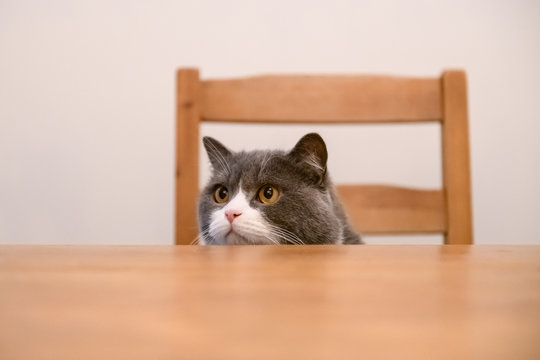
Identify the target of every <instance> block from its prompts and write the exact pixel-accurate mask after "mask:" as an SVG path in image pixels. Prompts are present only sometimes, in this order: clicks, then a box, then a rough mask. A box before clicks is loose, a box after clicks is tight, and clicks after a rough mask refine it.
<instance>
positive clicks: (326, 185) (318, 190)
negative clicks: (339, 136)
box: [198, 133, 362, 245]
mask: <svg viewBox="0 0 540 360" xmlns="http://www.w3.org/2000/svg"><path fill="white" fill-rule="evenodd" d="M203 144H204V147H205V149H206V152H207V154H208V157H209V159H210V163H211V166H212V175H211V178H210V181H209V183H208V184H207V185H206V187H205V188H204V189H203V191H202V192H201V195H200V197H199V215H198V220H199V231H200V233H199V237H198V239H199V244H201V245H238V244H361V243H362V240H361V238H360V236H359V235H358V234H357V233H356V232H355V231H354V230H353V228H352V227H351V225H350V224H349V222H348V220H347V218H346V215H345V212H344V210H343V208H342V206H341V204H340V202H339V200H338V197H337V195H336V192H335V190H334V186H333V185H332V182H331V181H330V178H329V176H328V171H327V168H326V163H327V158H328V153H327V150H326V144H325V143H324V140H323V139H322V138H321V136H320V135H319V134H316V133H310V134H307V135H305V136H304V137H302V138H301V139H300V140H299V141H298V143H297V144H296V145H295V146H294V148H293V149H292V150H291V151H289V152H284V151H250V152H244V151H242V152H232V151H230V150H229V149H227V148H226V147H225V146H224V145H223V144H221V143H220V142H219V141H217V140H216V139H213V138H211V137H204V138H203Z"/></svg>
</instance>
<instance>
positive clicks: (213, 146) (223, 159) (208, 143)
mask: <svg viewBox="0 0 540 360" xmlns="http://www.w3.org/2000/svg"><path fill="white" fill-rule="evenodd" d="M202 140H203V145H204V148H205V149H206V153H207V154H208V158H209V159H210V163H211V164H212V167H213V168H214V169H215V170H218V169H221V170H228V169H229V165H228V164H227V161H228V159H227V158H228V157H229V156H230V155H231V154H232V153H231V151H230V150H229V149H227V148H226V147H225V146H224V145H223V144H222V143H220V142H219V141H217V140H216V139H214V138H211V137H209V136H205V137H203V139H202Z"/></svg>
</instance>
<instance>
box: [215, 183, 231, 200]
mask: <svg viewBox="0 0 540 360" xmlns="http://www.w3.org/2000/svg"><path fill="white" fill-rule="evenodd" d="M214 200H216V202H217V203H220V204H221V203H224V202H227V201H228V200H229V190H227V188H226V187H225V186H223V185H222V186H220V187H218V188H217V189H216V191H214Z"/></svg>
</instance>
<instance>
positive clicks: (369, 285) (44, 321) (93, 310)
mask: <svg viewBox="0 0 540 360" xmlns="http://www.w3.org/2000/svg"><path fill="white" fill-rule="evenodd" d="M539 269H540V247H539V246H472V247H471V246H460V245H456V246H354V245H350V246H236V247H234V246H233V247H198V246H141V247H130V246H124V247H94V246H81V247H76V246H65V247H44V246H41V247H39V246H31V247H27V246H12V247H8V246H0V321H1V326H0V358H1V359H9V360H19V359H33V360H49V359H51V360H53V359H54V360H63V359H69V360H71V359H78V360H86V359H117V360H123V359H129V360H137V359H180V360H182V359H189V360H199V359H200V360H203V359H205V360H212V359H216V360H217V359H220V360H228V359H234V360H244V359H246V360H247V359H260V360H266V359H268V360H270V359H272V360H274V359H310V360H318V359H382V358H384V359H405V360H407V359H415V360H423V359H430V360H431V359H452V360H453V359H490V360H497V359H525V360H526V359H531V360H532V359H538V355H539V354H540V342H539V341H538V334H540V272H539V271H538V270H539Z"/></svg>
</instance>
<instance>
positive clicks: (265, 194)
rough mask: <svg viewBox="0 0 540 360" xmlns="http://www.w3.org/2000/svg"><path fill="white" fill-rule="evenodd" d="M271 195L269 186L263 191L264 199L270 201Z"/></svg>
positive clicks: (271, 191)
mask: <svg viewBox="0 0 540 360" xmlns="http://www.w3.org/2000/svg"><path fill="white" fill-rule="evenodd" d="M272 195H274V189H272V188H271V187H270V186H268V187H266V188H265V189H264V197H265V198H267V199H269V200H270V199H271V198H272Z"/></svg>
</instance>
